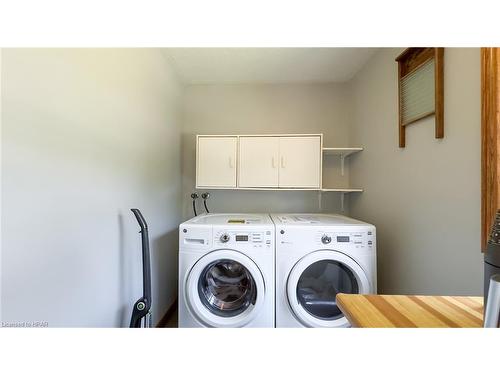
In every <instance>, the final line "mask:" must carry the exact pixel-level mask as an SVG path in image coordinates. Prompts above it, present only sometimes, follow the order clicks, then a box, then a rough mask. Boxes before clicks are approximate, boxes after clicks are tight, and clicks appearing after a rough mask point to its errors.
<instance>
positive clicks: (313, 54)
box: [164, 48, 376, 84]
mask: <svg viewBox="0 0 500 375" xmlns="http://www.w3.org/2000/svg"><path fill="white" fill-rule="evenodd" d="M375 51H376V49H375V48H166V49H164V53H165V56H166V57H167V58H168V59H169V61H170V62H171V64H172V65H173V67H174V69H175V70H176V71H177V74H178V75H179V77H180V78H181V80H182V81H183V83H186V84H198V83H260V82H265V83H267V82H345V81H348V80H349V79H351V78H352V77H353V76H354V75H355V74H356V73H357V72H358V71H359V70H360V69H361V67H362V66H363V65H364V64H365V63H366V62H367V61H368V59H369V58H370V57H371V56H372V55H373V54H374V53H375Z"/></svg>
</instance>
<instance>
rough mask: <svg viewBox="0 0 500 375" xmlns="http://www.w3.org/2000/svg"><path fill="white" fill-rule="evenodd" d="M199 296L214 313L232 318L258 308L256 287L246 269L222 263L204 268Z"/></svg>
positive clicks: (220, 261) (234, 263)
mask: <svg viewBox="0 0 500 375" xmlns="http://www.w3.org/2000/svg"><path fill="white" fill-rule="evenodd" d="M198 293H199V296H200V300H201V301H202V302H203V304H204V305H205V306H206V307H207V308H208V309H209V310H210V311H211V312H212V313H214V314H215V315H218V316H223V317H232V316H237V315H239V314H241V313H242V312H243V311H245V310H246V309H248V307H249V306H250V305H255V300H256V297H257V287H256V285H255V280H254V278H253V277H252V275H251V274H250V272H249V271H248V269H247V268H246V267H245V266H244V265H242V264H241V263H238V262H236V261H235V260H231V259H221V260H216V261H214V262H212V263H210V264H208V265H207V266H206V267H205V269H204V270H203V272H202V273H201V275H200V278H199V281H198Z"/></svg>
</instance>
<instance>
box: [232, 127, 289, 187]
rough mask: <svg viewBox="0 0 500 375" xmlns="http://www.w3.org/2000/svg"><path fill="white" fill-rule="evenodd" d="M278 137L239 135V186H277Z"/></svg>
mask: <svg viewBox="0 0 500 375" xmlns="http://www.w3.org/2000/svg"><path fill="white" fill-rule="evenodd" d="M279 148H280V138H279V137H240V152H239V159H238V160H239V164H238V165H239V184H238V186H239V187H245V188H252V187H255V188H259V187H270V188H277V187H279V157H280V154H279Z"/></svg>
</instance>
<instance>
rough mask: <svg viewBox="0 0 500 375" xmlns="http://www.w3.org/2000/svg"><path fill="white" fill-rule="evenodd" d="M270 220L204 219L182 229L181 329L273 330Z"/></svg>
mask: <svg viewBox="0 0 500 375" xmlns="http://www.w3.org/2000/svg"><path fill="white" fill-rule="evenodd" d="M274 240H275V233H274V224H273V222H272V221H271V218H270V216H269V215H268V214H203V215H199V216H197V217H195V218H193V219H191V220H189V221H186V222H185V223H183V224H181V225H180V227H179V327H274V296H275V294H274Z"/></svg>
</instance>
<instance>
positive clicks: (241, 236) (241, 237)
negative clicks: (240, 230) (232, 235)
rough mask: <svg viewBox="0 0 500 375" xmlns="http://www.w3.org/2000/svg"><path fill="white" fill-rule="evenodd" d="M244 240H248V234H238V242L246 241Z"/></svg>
mask: <svg viewBox="0 0 500 375" xmlns="http://www.w3.org/2000/svg"><path fill="white" fill-rule="evenodd" d="M244 241H248V236H247V235H243V234H237V235H236V242H244Z"/></svg>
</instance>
